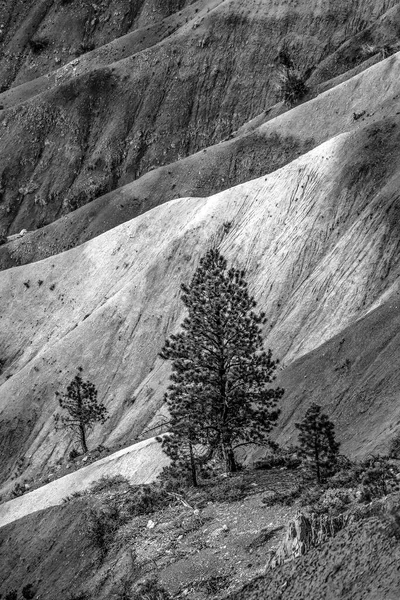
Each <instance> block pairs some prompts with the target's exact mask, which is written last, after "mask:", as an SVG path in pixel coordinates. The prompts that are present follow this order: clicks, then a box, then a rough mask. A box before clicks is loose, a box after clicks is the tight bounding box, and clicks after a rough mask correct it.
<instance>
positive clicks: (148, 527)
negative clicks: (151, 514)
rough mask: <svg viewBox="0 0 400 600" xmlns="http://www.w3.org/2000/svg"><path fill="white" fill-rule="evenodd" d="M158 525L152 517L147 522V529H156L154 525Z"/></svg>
mask: <svg viewBox="0 0 400 600" xmlns="http://www.w3.org/2000/svg"><path fill="white" fill-rule="evenodd" d="M155 526H156V524H155V523H154V521H152V520H151V519H149V521H148V522H147V525H146V527H147V529H154V527H155Z"/></svg>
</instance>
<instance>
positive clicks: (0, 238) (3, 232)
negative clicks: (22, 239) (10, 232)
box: [0, 229, 7, 246]
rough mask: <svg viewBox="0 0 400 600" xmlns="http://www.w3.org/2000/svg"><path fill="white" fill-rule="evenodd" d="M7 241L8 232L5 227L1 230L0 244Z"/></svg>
mask: <svg viewBox="0 0 400 600" xmlns="http://www.w3.org/2000/svg"><path fill="white" fill-rule="evenodd" d="M6 243H7V234H6V232H5V230H4V229H2V230H0V246H3V244H6Z"/></svg>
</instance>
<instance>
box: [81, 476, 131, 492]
mask: <svg viewBox="0 0 400 600" xmlns="http://www.w3.org/2000/svg"><path fill="white" fill-rule="evenodd" d="M129 485H130V484H129V480H128V479H127V478H126V477H123V476H122V475H103V476H102V477H101V478H100V479H99V480H98V481H95V482H94V483H92V485H91V486H90V491H91V493H92V494H98V493H99V492H105V491H109V490H116V489H120V488H121V487H123V486H129Z"/></svg>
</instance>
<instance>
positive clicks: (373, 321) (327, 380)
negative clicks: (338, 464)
mask: <svg viewBox="0 0 400 600" xmlns="http://www.w3.org/2000/svg"><path fill="white" fill-rule="evenodd" d="M399 308H400V293H399V291H396V292H394V293H393V294H392V295H391V299H390V300H388V301H387V302H385V303H384V304H383V305H382V306H380V307H378V308H376V309H374V310H372V311H371V312H369V313H368V314H367V315H366V316H365V317H364V318H362V319H360V320H359V321H357V322H356V323H355V324H353V325H351V326H350V327H347V328H346V329H343V330H342V331H341V332H340V333H339V334H338V335H336V336H335V337H333V338H332V339H331V340H329V341H328V342H326V343H325V344H323V345H322V346H320V347H318V348H317V349H315V350H314V351H313V352H311V353H309V354H307V355H305V356H303V357H302V358H300V359H299V360H296V361H294V363H292V364H291V365H289V366H288V367H287V368H286V369H284V371H283V372H282V374H281V377H280V378H279V383H280V385H282V386H283V387H284V388H285V400H284V402H283V403H282V414H281V418H280V421H279V424H278V428H277V432H276V433H277V438H278V440H279V441H280V442H282V443H283V444H286V443H288V442H296V439H297V433H296V431H295V427H294V423H295V422H296V421H299V420H301V418H302V417H303V415H304V412H305V410H306V409H307V407H308V406H309V404H310V403H311V402H316V403H317V404H320V405H323V406H324V408H325V410H326V412H327V413H328V414H329V415H330V416H331V417H332V419H333V420H334V422H335V426H336V431H337V433H338V435H339V437H340V440H341V442H342V444H343V452H348V453H350V454H351V455H353V456H363V455H365V454H367V453H368V452H371V453H372V452H377V451H378V452H382V453H387V451H388V444H389V442H390V440H391V439H392V438H393V437H394V436H395V435H397V434H398V433H399V431H400V402H399V400H400V392H399V390H400V351H399V350H400V316H399V315H400V312H399Z"/></svg>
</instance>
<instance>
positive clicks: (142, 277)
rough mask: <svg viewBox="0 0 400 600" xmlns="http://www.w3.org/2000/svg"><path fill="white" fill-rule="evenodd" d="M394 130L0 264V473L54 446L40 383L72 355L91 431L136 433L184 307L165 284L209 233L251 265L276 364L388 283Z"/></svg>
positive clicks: (375, 298)
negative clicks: (90, 392) (94, 411)
mask: <svg viewBox="0 0 400 600" xmlns="http://www.w3.org/2000/svg"><path fill="white" fill-rule="evenodd" d="M399 137H400V128H399V124H398V122H397V121H396V120H394V121H393V122H389V121H388V122H384V123H381V124H380V125H373V126H371V127H369V128H368V127H367V128H366V129H364V130H360V131H359V132H358V133H353V134H343V135H341V136H338V137H336V138H334V139H332V140H330V141H329V142H327V143H325V144H323V145H322V146H320V147H318V148H317V149H315V150H313V151H312V152H310V153H309V154H306V155H305V156H303V157H301V158H299V159H298V160H296V161H294V162H292V163H291V164H290V165H288V166H286V167H284V168H282V169H280V170H278V171H276V172H275V173H273V174H271V175H268V176H267V177H262V178H260V179H256V180H254V181H251V182H249V183H246V184H243V185H240V186H238V187H236V188H232V189H231V190H227V191H226V192H222V193H220V194H218V195H216V196H211V197H209V198H199V199H192V200H191V201H190V202H188V201H187V200H186V199H182V200H175V201H172V202H170V203H167V204H164V205H163V206H160V207H158V208H156V209H154V210H152V211H149V212H147V213H146V214H144V215H142V216H140V217H138V218H137V219H134V220H132V221H130V222H128V223H125V224H123V225H121V226H119V227H117V228H115V229H113V230H111V231H109V232H107V233H105V234H103V235H101V236H99V237H97V238H96V239H94V240H91V241H90V242H88V243H86V244H84V245H82V246H80V247H78V248H75V249H73V250H70V251H68V252H65V253H63V254H60V255H57V256H55V257H52V258H49V259H46V260H43V261H41V262H38V263H35V264H31V265H26V266H23V267H19V268H14V269H10V270H8V271H4V272H2V273H0V289H1V301H2V305H3V311H2V314H1V319H0V327H1V331H0V344H1V348H2V355H3V356H4V357H5V364H4V367H3V373H2V375H1V387H0V409H1V419H2V434H3V436H2V443H3V447H2V454H3V456H4V458H5V460H4V461H3V464H2V474H3V478H4V477H5V476H7V475H8V476H9V475H11V473H12V472H13V465H15V460H16V458H17V456H21V455H25V456H26V463H25V466H26V471H25V476H28V475H30V474H33V473H34V472H36V471H37V470H39V471H40V470H41V469H42V467H43V465H45V464H46V463H48V461H50V463H53V462H54V461H56V460H57V459H58V458H60V457H61V456H63V455H64V454H65V452H66V451H67V449H68V444H67V440H66V438H60V434H58V433H55V432H54V428H53V424H52V423H53V421H52V417H53V414H54V411H55V410H56V406H57V404H56V401H55V396H54V393H55V391H56V390H59V389H60V388H62V386H64V385H65V384H66V383H68V382H69V381H70V379H71V378H72V377H73V375H74V374H75V370H76V368H77V367H78V366H82V367H83V368H84V373H85V375H86V376H87V377H88V378H89V379H90V380H91V381H93V382H94V383H95V385H96V386H97V387H98V390H99V395H100V398H102V399H104V401H105V403H106V404H107V406H108V408H109V410H110V412H111V414H112V418H111V419H110V420H109V421H108V422H107V425H106V426H104V428H103V429H102V430H99V429H97V430H96V431H95V432H94V434H93V438H92V440H91V441H90V443H91V444H94V445H95V444H97V443H99V442H100V441H102V442H106V443H107V444H108V445H110V444H115V443H117V442H120V443H121V442H123V443H125V444H127V443H129V441H130V440H132V441H133V439H134V438H135V436H137V434H138V433H140V431H142V430H143V428H144V427H145V425H146V424H147V423H148V422H149V421H150V420H151V419H152V418H153V417H154V415H155V414H156V412H157V410H158V409H159V407H160V406H161V404H162V397H163V392H164V390H165V386H166V384H167V375H168V365H167V364H164V363H162V361H161V360H160V359H158V358H157V354H158V352H159V351H160V349H161V347H162V345H163V342H164V340H165V337H166V336H167V335H168V334H169V333H170V332H172V331H174V330H176V328H177V326H178V324H179V322H180V320H181V318H182V316H183V313H182V307H181V304H180V302H179V284H180V282H181V281H187V280H188V279H189V278H190V276H191V273H193V270H194V268H195V266H196V264H197V262H198V259H199V256H200V255H201V254H202V253H203V252H204V251H205V250H206V249H207V248H208V247H209V246H210V245H211V244H217V245H218V246H219V247H220V248H221V250H222V252H223V253H224V254H226V256H227V258H228V259H229V260H230V261H232V262H233V263H234V264H236V265H238V266H241V267H243V268H245V269H246V270H247V272H248V273H249V281H250V284H251V288H252V290H253V292H254V294H255V296H256V298H257V300H258V302H259V305H260V308H262V309H263V310H265V311H266V313H267V315H268V317H269V323H268V324H267V326H266V330H265V335H266V343H267V345H269V346H271V347H272V348H273V350H274V353H275V355H277V356H279V357H280V358H282V359H283V360H284V363H288V362H290V361H293V360H294V359H295V358H297V357H299V356H300V355H303V354H305V353H307V352H309V351H311V350H313V349H314V348H316V347H318V346H319V345H320V344H321V343H323V342H324V341H326V340H328V339H329V338H331V337H332V336H333V335H335V334H336V333H338V332H340V331H341V330H342V329H343V328H344V327H346V326H347V325H350V324H351V323H353V322H354V321H355V320H356V319H358V318H360V317H361V316H362V315H364V314H366V313H368V311H369V310H371V308H373V307H376V306H378V305H379V304H380V303H381V302H383V301H384V300H385V299H386V297H387V295H388V294H389V295H390V294H392V293H393V292H394V291H396V290H397V278H398V267H399V264H398V256H399V255H398V245H399V235H398V223H399V220H398V218H397V216H398V215H397V212H398V209H397V189H398V185H397V184H398V171H397V168H398V166H397V147H398V143H399ZM10 331H12V333H13V334H12V336H10Z"/></svg>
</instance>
